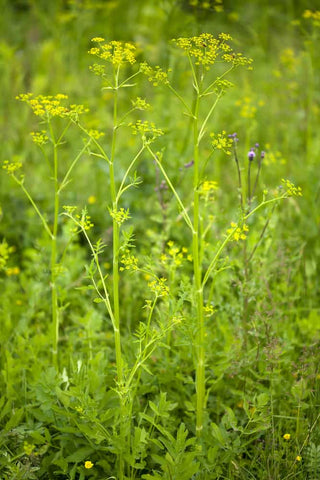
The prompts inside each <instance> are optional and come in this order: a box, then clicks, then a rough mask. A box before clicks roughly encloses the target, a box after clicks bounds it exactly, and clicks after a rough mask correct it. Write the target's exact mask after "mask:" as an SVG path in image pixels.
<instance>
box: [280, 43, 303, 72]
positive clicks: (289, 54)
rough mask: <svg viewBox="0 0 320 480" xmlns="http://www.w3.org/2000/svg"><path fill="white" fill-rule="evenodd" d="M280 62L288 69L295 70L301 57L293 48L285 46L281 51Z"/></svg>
mask: <svg viewBox="0 0 320 480" xmlns="http://www.w3.org/2000/svg"><path fill="white" fill-rule="evenodd" d="M280 62H281V64H282V65H283V66H284V67H285V68H287V69H288V70H291V71H295V70H296V66H297V64H298V62H299V59H298V58H297V55H296V53H295V51H294V50H293V49H292V48H285V49H284V50H282V51H281V53H280Z"/></svg>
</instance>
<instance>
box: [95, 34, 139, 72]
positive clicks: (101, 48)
mask: <svg viewBox="0 0 320 480" xmlns="http://www.w3.org/2000/svg"><path fill="white" fill-rule="evenodd" d="M104 41H105V40H104V38H100V37H95V38H93V39H92V42H94V43H96V44H97V46H96V47H92V48H91V49H90V50H89V53H90V55H95V56H96V57H98V58H101V59H102V60H106V61H107V62H111V63H112V64H113V65H115V66H118V67H120V66H121V65H123V64H125V63H130V64H131V65H133V64H134V63H135V62H136V59H135V51H136V47H135V45H133V43H128V42H119V41H117V40H112V41H111V42H109V43H103V42H104Z"/></svg>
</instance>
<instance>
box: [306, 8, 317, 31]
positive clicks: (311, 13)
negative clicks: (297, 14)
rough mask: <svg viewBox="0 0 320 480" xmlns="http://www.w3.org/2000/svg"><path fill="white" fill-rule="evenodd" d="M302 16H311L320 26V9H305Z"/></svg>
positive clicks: (314, 23) (314, 22)
mask: <svg viewBox="0 0 320 480" xmlns="http://www.w3.org/2000/svg"><path fill="white" fill-rule="evenodd" d="M302 16H303V18H307V19H309V18H310V19H311V20H312V23H313V25H314V26H316V27H320V10H316V11H315V12H313V11H312V10H305V11H304V12H303V15H302Z"/></svg>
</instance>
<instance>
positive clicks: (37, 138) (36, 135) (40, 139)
mask: <svg viewBox="0 0 320 480" xmlns="http://www.w3.org/2000/svg"><path fill="white" fill-rule="evenodd" d="M30 135H31V137H32V141H33V142H34V143H35V144H36V145H38V146H39V147H42V145H45V144H46V143H47V142H48V140H49V138H48V135H47V133H46V131H45V130H41V132H31V133H30Z"/></svg>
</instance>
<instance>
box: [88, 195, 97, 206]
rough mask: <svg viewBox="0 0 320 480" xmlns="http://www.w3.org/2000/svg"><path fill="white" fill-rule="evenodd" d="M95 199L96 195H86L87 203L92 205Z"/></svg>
mask: <svg viewBox="0 0 320 480" xmlns="http://www.w3.org/2000/svg"><path fill="white" fill-rule="evenodd" d="M96 201H97V197H95V196H94V195H90V197H88V203H89V205H93V204H94V203H96Z"/></svg>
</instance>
